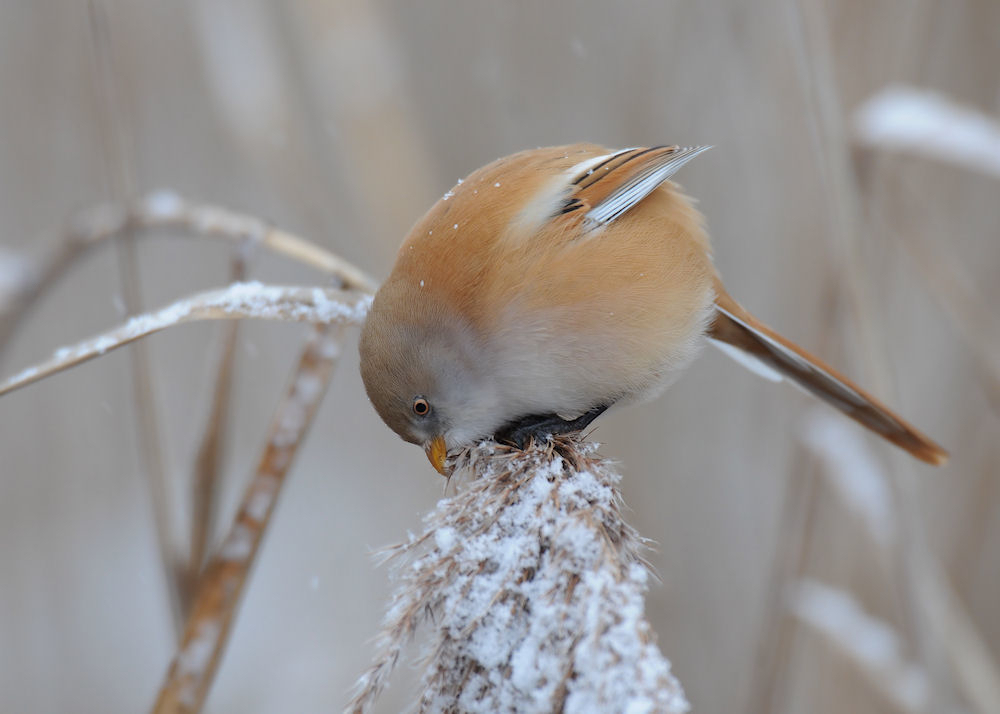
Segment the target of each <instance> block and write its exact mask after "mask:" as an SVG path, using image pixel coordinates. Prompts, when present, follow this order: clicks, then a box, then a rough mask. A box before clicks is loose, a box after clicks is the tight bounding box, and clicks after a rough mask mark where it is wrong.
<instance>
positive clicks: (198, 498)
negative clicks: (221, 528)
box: [181, 250, 247, 617]
mask: <svg viewBox="0 0 1000 714" xmlns="http://www.w3.org/2000/svg"><path fill="white" fill-rule="evenodd" d="M246 272H247V261H246V256H245V255H244V253H243V251H240V250H237V251H236V253H235V254H234V256H233V261H232V269H231V270H230V279H231V280H232V282H240V281H242V280H245V279H246ZM239 325H240V323H239V321H238V320H233V321H231V322H230V323H229V324H227V325H226V330H225V334H224V335H223V338H222V354H221V355H220V357H219V366H218V370H217V373H216V377H215V390H214V391H213V393H212V403H211V406H210V407H209V413H208V423H207V424H206V426H205V433H204V436H203V437H202V440H201V443H200V444H199V446H198V453H197V456H196V457H195V463H194V475H193V477H192V483H191V552H190V555H189V556H188V568H187V576H186V587H185V589H184V593H183V594H184V601H182V603H181V604H182V606H183V611H184V616H185V617H187V615H188V609H187V608H188V606H189V605H190V598H191V597H192V596H193V595H194V592H195V588H196V586H197V582H198V577H199V575H200V574H201V569H202V566H203V565H204V563H205V556H206V553H207V548H208V542H209V539H210V538H211V536H212V531H213V530H214V526H215V522H216V516H217V513H216V511H217V506H218V493H219V488H220V485H221V483H220V482H221V480H222V472H223V461H224V456H225V453H224V452H225V441H226V436H227V435H228V432H229V405H230V400H231V394H232V386H233V376H234V374H233V373H234V365H235V363H236V338H237V336H238V335H239Z"/></svg>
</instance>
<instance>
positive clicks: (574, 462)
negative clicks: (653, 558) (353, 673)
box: [350, 438, 688, 714]
mask: <svg viewBox="0 0 1000 714" xmlns="http://www.w3.org/2000/svg"><path fill="white" fill-rule="evenodd" d="M595 449H596V447H595V446H594V445H592V444H587V443H582V442H579V441H576V440H573V439H570V438H560V439H558V440H556V441H555V442H552V441H549V442H547V443H545V444H541V445H534V446H532V447H530V448H529V449H528V450H527V451H523V452H522V451H518V450H515V449H512V448H508V447H505V446H500V445H497V444H495V443H492V442H486V443H483V444H480V445H477V446H475V447H472V448H471V449H469V450H466V451H465V452H463V453H462V454H460V455H459V456H458V457H457V464H456V473H457V474H458V476H459V477H461V480H462V481H463V485H462V487H461V488H460V489H459V492H458V493H457V495H455V496H454V497H451V498H447V499H445V500H442V501H441V502H440V503H439V504H438V506H437V509H436V510H435V511H434V512H433V513H431V514H430V515H429V516H428V517H427V519H426V528H425V530H424V532H423V534H422V535H420V536H419V537H416V536H411V537H410V539H409V541H408V542H406V543H403V544H401V545H398V546H395V547H393V548H391V549H390V550H389V551H387V555H388V557H389V558H390V559H392V560H395V561H396V563H397V564H396V566H395V575H396V577H397V578H398V587H397V589H396V591H395V594H394V596H393V598H392V601H391V603H390V605H389V609H388V612H387V614H386V617H385V621H384V629H383V631H382V633H381V635H380V636H379V638H378V640H377V647H378V654H377V656H376V659H375V663H374V665H373V666H372V667H371V669H369V670H368V671H367V672H366V673H365V674H364V676H362V677H361V679H360V681H359V682H358V692H357V696H356V697H355V699H354V700H353V701H352V702H351V704H350V710H351V711H354V712H366V711H369V710H370V708H371V706H372V705H373V703H374V701H375V699H376V698H377V696H378V694H379V692H380V691H381V690H382V689H383V688H384V687H385V686H386V684H387V683H388V680H389V677H390V675H391V674H392V671H393V669H394V667H395V665H396V664H397V662H398V660H399V657H400V655H401V652H402V649H403V647H404V646H405V645H406V644H407V642H408V641H409V640H410V639H411V638H412V637H413V635H414V634H415V632H416V630H417V628H418V627H419V626H420V625H426V626H427V628H428V629H429V632H428V637H427V639H428V641H427V643H426V646H425V648H424V652H425V668H424V674H423V679H422V682H421V691H420V692H419V695H418V697H419V709H420V711H427V712H443V711H464V712H512V711H565V712H611V711H620V712H631V713H634V714H638V713H639V712H685V711H687V710H688V703H687V700H686V699H685V697H684V693H683V690H682V689H681V686H680V684H679V683H678V682H677V680H676V679H675V678H674V676H673V675H672V674H671V672H670V662H669V661H667V659H666V658H664V656H663V655H662V654H661V653H660V650H659V648H658V647H657V645H656V637H655V634H654V633H653V631H652V629H651V628H650V625H649V623H648V622H647V620H646V618H645V615H644V594H645V591H646V587H647V584H646V583H647V578H648V577H649V576H648V572H647V569H646V566H645V564H644V563H643V561H642V559H641V557H640V553H641V551H642V549H643V547H644V541H643V540H642V539H641V538H640V536H639V534H638V533H637V532H636V531H635V530H634V529H633V528H631V527H630V526H628V525H627V524H626V523H625V522H624V520H623V519H622V516H621V507H622V502H621V497H620V494H619V491H618V481H619V480H620V476H619V475H618V474H617V473H615V471H614V470H613V469H612V468H610V466H609V465H608V463H607V462H606V461H604V460H603V459H602V458H600V457H599V456H597V455H596V454H595V453H594V452H595Z"/></svg>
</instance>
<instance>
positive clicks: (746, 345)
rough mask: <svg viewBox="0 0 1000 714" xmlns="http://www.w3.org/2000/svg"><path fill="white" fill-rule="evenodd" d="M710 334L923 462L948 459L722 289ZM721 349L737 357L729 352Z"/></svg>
mask: <svg viewBox="0 0 1000 714" xmlns="http://www.w3.org/2000/svg"><path fill="white" fill-rule="evenodd" d="M708 336H709V338H711V339H712V340H714V341H715V342H717V343H718V344H719V346H720V347H725V348H730V347H732V348H736V349H737V350H739V352H740V353H742V356H743V357H745V358H749V360H751V361H756V362H757V363H758V367H762V368H763V370H764V371H767V372H771V373H773V372H778V373H780V374H781V375H782V376H784V377H786V378H788V379H790V380H792V381H793V382H795V383H796V384H797V385H798V386H800V387H802V388H803V389H805V390H807V391H809V392H811V393H812V394H814V395H816V396H817V397H819V398H820V399H822V400H824V401H826V402H828V403H829V404H831V405H833V406H834V407H836V408H837V409H839V410H840V411H842V412H844V413H845V414H846V415H847V416H849V417H851V418H852V419H854V420H855V421H857V422H858V423H860V424H862V425H864V426H866V427H868V428H869V429H871V430H872V431H874V432H875V433H877V434H879V435H880V436H882V437H883V438H885V439H887V440H889V441H891V442H892V443H893V444H896V445H897V446H899V447H900V448H902V449H905V450H906V451H908V452H910V453H911V454H912V455H913V456H915V457H916V458H918V459H920V460H921V461H926V462H927V463H929V464H934V465H935V466H939V465H941V464H943V463H945V461H947V460H948V452H947V451H945V450H944V449H942V448H941V447H940V446H938V445H937V444H936V443H934V441H932V440H931V439H929V438H928V437H927V436H925V435H924V434H922V433H920V432H919V431H918V430H917V429H915V428H914V427H913V426H911V425H910V424H908V423H907V422H906V421H905V420H904V419H903V418H902V417H900V416H899V415H898V414H896V413H894V412H893V411H892V410H891V409H889V408H888V407H887V406H885V405H884V404H882V403H881V402H880V401H879V400H877V399H876V398H875V397H873V396H872V395H870V394H868V393H867V392H865V391H864V390H863V389H861V387H859V386H858V385H856V384H855V383H854V382H852V381H851V380H849V379H848V378H847V377H845V376H844V375H842V374H840V373H839V372H837V371H836V370H835V369H833V367H830V366H829V365H828V364H826V363H825V362H823V361H822V360H820V359H819V358H818V357H815V356H813V355H811V354H809V353H808V352H806V351H805V350H803V349H802V348H801V347H798V346H797V345H795V344H793V343H791V342H789V341H788V340H786V339H785V338H784V337H782V336H781V335H779V334H778V333H776V332H774V331H773V330H771V329H770V328H768V327H767V326H765V325H763V324H762V323H761V322H760V321H758V320H757V319H756V318H754V317H753V316H752V315H751V314H750V313H748V312H747V311H746V310H744V309H743V308H742V307H741V306H740V305H739V303H737V302H736V301H735V300H733V299H732V298H731V297H730V296H729V295H728V294H726V293H725V292H724V291H722V290H721V289H720V290H719V295H718V297H717V298H716V316H715V322H714V323H713V325H712V327H711V328H710V329H709V334H708ZM725 351H726V352H727V353H729V354H730V356H735V355H733V354H732V350H731V349H725ZM740 361H744V360H740Z"/></svg>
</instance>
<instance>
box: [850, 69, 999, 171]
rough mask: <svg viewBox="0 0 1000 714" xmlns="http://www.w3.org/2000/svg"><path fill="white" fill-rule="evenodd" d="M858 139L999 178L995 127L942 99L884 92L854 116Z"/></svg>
mask: <svg viewBox="0 0 1000 714" xmlns="http://www.w3.org/2000/svg"><path fill="white" fill-rule="evenodd" d="M854 129H855V134H856V136H857V137H858V140H859V141H861V143H863V144H866V145H868V146H870V147H872V148H876V149H888V150H895V151H905V152H908V153H911V154H916V155H918V156H924V157H927V158H931V159H936V160H938V161H943V162H945V163H949V164H954V165H956V166H961V167H963V168H966V169H971V170H973V171H979V172H982V173H984V174H987V175H989V176H995V177H997V178H1000V122H998V121H997V120H996V119H994V118H992V117H989V116H987V115H986V114H984V113H982V112H980V111H978V110H976V109H973V108H971V107H965V106H962V105H960V104H958V103H956V102H954V101H952V100H950V99H948V98H947V97H945V96H942V95H940V94H937V93H935V92H930V91H927V90H921V89H915V88H913V87H887V88H885V89H883V90H881V91H880V92H878V93H877V94H875V95H874V96H873V97H871V98H870V99H868V100H867V101H866V102H865V103H864V104H862V105H861V106H860V107H859V108H858V109H857V110H855V112H854Z"/></svg>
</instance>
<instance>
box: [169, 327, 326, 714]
mask: <svg viewBox="0 0 1000 714" xmlns="http://www.w3.org/2000/svg"><path fill="white" fill-rule="evenodd" d="M339 332H340V328H339V327H336V326H327V327H321V328H318V329H317V331H316V334H315V335H313V337H311V338H310V340H309V341H308V343H307V344H306V346H305V349H304V350H303V352H302V356H301V357H300V359H299V364H298V367H297V368H296V370H295V372H294V374H293V376H292V381H291V385H290V387H289V390H288V393H287V394H286V395H285V397H284V399H283V400H282V402H281V403H280V404H279V405H278V409H277V411H276V412H275V415H274V419H273V420H272V421H271V426H270V429H269V432H268V436H267V441H266V446H265V448H264V454H263V456H262V457H261V460H260V463H259V464H258V466H257V471H256V473H255V474H254V477H253V479H252V480H251V482H250V485H249V486H248V487H247V490H246V493H245V495H244V497H243V502H242V504H241V505H240V508H239V511H238V512H237V514H236V518H235V520H234V521H233V526H232V528H231V529H230V531H229V534H228V535H227V536H226V539H225V540H224V541H223V543H222V546H221V547H220V548H219V551H218V553H217V554H216V555H215V556H214V557H213V559H212V562H211V563H210V564H209V565H208V567H207V568H206V569H205V574H204V575H203V576H202V578H201V581H200V583H199V586H198V592H197V594H196V595H195V598H194V602H193V604H192V607H191V615H190V616H189V617H188V621H187V624H186V626H185V628H184V637H183V639H182V641H181V644H180V648H179V649H178V651H177V655H176V656H175V657H174V660H173V662H172V663H171V665H170V669H169V671H168V672H167V678H166V681H165V682H164V684H163V687H162V688H161V689H160V693H159V696H158V698H157V701H156V704H155V706H154V707H153V712H154V714H187V713H193V712H198V711H201V708H202V704H203V703H204V701H205V697H206V696H207V694H208V690H209V687H210V686H211V684H212V680H213V678H214V676H215V672H216V670H217V669H218V666H219V662H220V660H221V658H222V653H223V650H224V648H225V646H226V642H227V640H228V638H229V632H230V630H231V628H232V624H233V620H234V618H235V616H236V609H237V607H238V605H239V601H240V597H241V596H242V594H243V590H244V587H245V585H246V581H247V576H248V574H249V572H250V568H251V567H252V566H253V563H254V560H255V558H256V555H257V551H258V548H259V546H260V541H261V539H262V538H263V536H264V533H265V531H266V529H267V526H268V523H269V522H270V519H271V515H272V513H273V512H274V506H275V503H276V502H277V499H278V495H279V492H280V490H281V487H282V484H283V483H284V480H285V476H286V474H287V473H288V468H289V466H290V465H291V462H292V459H293V458H294V457H295V454H296V452H297V451H298V448H299V446H300V445H301V443H302V440H303V437H304V436H305V434H306V431H307V430H308V428H309V426H310V425H311V424H312V421H313V417H314V416H315V414H316V409H317V408H318V406H319V403H320V401H321V399H322V397H323V394H324V392H325V391H326V387H327V385H328V384H329V382H330V376H331V374H332V373H333V367H334V365H335V363H336V360H337V357H338V356H339V354H340V349H339V345H338V339H339Z"/></svg>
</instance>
